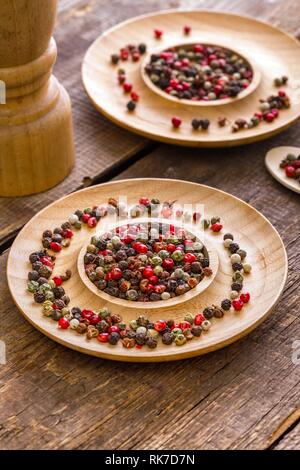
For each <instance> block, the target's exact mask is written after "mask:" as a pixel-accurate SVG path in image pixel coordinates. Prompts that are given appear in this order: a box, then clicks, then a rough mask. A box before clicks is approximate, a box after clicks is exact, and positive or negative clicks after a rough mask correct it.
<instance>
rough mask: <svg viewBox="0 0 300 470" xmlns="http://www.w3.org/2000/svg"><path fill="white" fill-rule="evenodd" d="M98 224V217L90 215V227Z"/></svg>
mask: <svg viewBox="0 0 300 470" xmlns="http://www.w3.org/2000/svg"><path fill="white" fill-rule="evenodd" d="M96 225H97V219H96V217H90V218H89V220H88V226H89V227H90V228H93V227H96Z"/></svg>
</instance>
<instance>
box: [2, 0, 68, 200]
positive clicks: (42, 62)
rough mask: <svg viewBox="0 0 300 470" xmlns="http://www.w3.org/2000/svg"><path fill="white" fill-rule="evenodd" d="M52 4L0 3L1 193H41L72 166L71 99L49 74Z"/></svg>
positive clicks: (50, 0)
mask: <svg viewBox="0 0 300 470" xmlns="http://www.w3.org/2000/svg"><path fill="white" fill-rule="evenodd" d="M56 8H57V0H46V1H45V0H14V1H12V0H1V2H0V196H23V195H26V194H32V193H37V192H40V191H45V190H46V189H49V188H51V187H52V186H55V185H56V184H57V183H59V182H60V181H62V180H63V179H64V178H65V177H66V176H67V175H68V173H69V172H70V170H71V168H72V166H73V164H74V145H73V131H72V115H71V104H70V99H69V96H68V94H67V92H66V91H65V89H64V88H63V87H62V86H61V85H60V84H59V83H58V81H57V79H56V78H55V77H54V76H53V75H52V68H53V65H54V63H55V60H56V54H57V50H56V43H55V41H54V39H53V38H51V35H52V31H53V28H54V22H55V18H56ZM4 93H5V95H6V96H4ZM4 98H5V99H4ZM4 101H6V102H5V104H3V103H4Z"/></svg>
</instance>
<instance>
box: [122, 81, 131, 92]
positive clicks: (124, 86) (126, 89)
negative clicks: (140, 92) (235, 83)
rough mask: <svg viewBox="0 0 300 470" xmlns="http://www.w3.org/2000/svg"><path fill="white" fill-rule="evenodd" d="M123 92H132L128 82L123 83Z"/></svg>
mask: <svg viewBox="0 0 300 470" xmlns="http://www.w3.org/2000/svg"><path fill="white" fill-rule="evenodd" d="M123 90H124V92H125V93H130V92H131V90H132V84H131V83H129V82H125V83H123Z"/></svg>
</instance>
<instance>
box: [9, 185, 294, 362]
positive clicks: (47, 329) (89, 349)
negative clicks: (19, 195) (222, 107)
mask: <svg viewBox="0 0 300 470" xmlns="http://www.w3.org/2000/svg"><path fill="white" fill-rule="evenodd" d="M145 182H149V183H151V187H153V185H155V184H159V183H163V187H165V185H166V183H167V182H169V183H170V184H176V185H185V186H186V189H185V190H184V191H186V192H187V194H190V193H191V192H193V191H197V189H198V190H199V189H200V190H201V191H205V190H207V191H209V192H213V193H214V194H215V195H220V196H221V197H225V198H226V200H228V198H230V199H232V200H233V201H234V202H235V203H236V204H240V205H241V206H242V207H245V208H247V209H248V210H250V211H251V213H253V214H255V215H256V216H258V217H259V218H260V219H261V220H263V221H264V223H265V224H266V225H267V226H268V227H269V229H271V230H272V232H273V234H274V236H275V237H276V239H277V241H278V243H279V249H280V251H281V253H280V257H281V263H282V265H283V266H282V267H283V268H284V270H283V272H282V275H281V278H280V284H278V285H276V293H275V294H274V297H273V298H272V303H271V304H268V306H267V307H265V304H264V307H262V309H260V310H259V313H257V312H256V314H255V318H253V316H250V317H249V316H248V317H247V319H246V321H245V319H244V320H243V321H242V322H237V323H236V324H234V326H231V327H230V328H229V330H222V333H221V334H220V332H218V333H217V334H214V335H213V338H212V337H211V335H209V336H207V337H205V338H204V340H203V339H202V340H201V339H200V340H199V341H196V340H195V341H191V342H189V343H188V344H187V346H186V347H182V348H181V347H176V346H174V348H172V347H171V346H165V347H160V348H159V349H158V350H150V351H139V354H137V353H136V350H132V349H129V350H128V349H125V348H122V347H121V346H120V348H118V347H116V346H111V347H108V346H107V347H105V345H104V347H99V346H98V345H97V344H96V345H93V344H92V343H91V342H85V341H84V340H83V338H82V336H81V335H77V336H76V335H74V333H73V332H70V331H68V330H64V331H58V329H57V326H56V325H55V324H53V322H50V320H49V319H48V318H45V317H43V315H42V313H41V311H40V306H39V305H37V304H34V303H33V302H30V307H29V306H28V305H27V303H28V302H26V305H25V306H24V302H25V298H27V296H26V295H24V294H25V288H24V290H23V287H22V291H21V292H20V291H19V290H18V289H16V283H15V280H16V279H17V280H18V282H20V283H22V286H23V283H26V278H27V274H26V273H27V271H28V268H27V267H26V268H25V273H24V277H23V274H22V273H20V272H19V271H18V272H16V270H15V266H16V264H15V260H14V259H19V258H20V257H22V256H23V257H24V256H25V258H24V262H26V261H25V260H27V255H28V251H27V250H24V236H25V233H26V231H28V230H31V227H34V226H36V224H37V222H38V220H39V218H40V219H41V220H42V221H43V220H45V218H47V211H49V210H51V208H52V207H53V206H56V205H58V206H59V205H61V204H62V203H65V201H67V202H66V204H67V206H68V201H69V200H71V201H72V198H74V196H75V195H76V196H77V195H78V194H79V195H80V196H81V197H82V195H83V194H85V193H91V194H93V193H94V192H96V191H97V190H98V188H104V189H105V190H106V188H110V189H109V191H111V190H112V191H113V190H114V189H113V188H114V187H116V188H118V187H119V185H122V188H124V187H127V189H128V190H130V188H131V185H133V184H137V183H145ZM117 190H118V189H117ZM122 190H123V189H122ZM131 190H132V189H131ZM134 191H135V192H134V194H135V193H136V190H134ZM110 195H111V193H110V194H108V193H105V195H103V196H102V197H103V198H105V197H108V196H110ZM73 204H74V203H73V202H72V203H71V206H72V207H73ZM75 205H76V207H77V204H75ZM71 206H70V210H72V209H71ZM287 272H288V260H287V254H286V250H285V247H284V244H283V241H282V239H281V237H280V235H279V233H278V231H277V230H276V229H275V227H274V226H273V225H272V224H271V222H269V220H268V219H267V218H266V217H265V216H264V215H263V214H261V213H260V212H259V211H258V210H257V209H255V208H254V207H252V206H250V205H249V204H247V203H246V202H245V201H243V200H241V199H240V198H238V197H236V196H233V195H231V194H229V193H227V192H225V191H222V190H220V189H216V188H212V187H210V186H207V185H203V184H198V183H192V182H189V181H183V180H176V179H161V178H135V179H125V180H120V181H113V182H107V183H103V184H101V185H96V186H92V187H88V188H85V189H82V190H80V191H77V192H75V193H71V194H69V195H67V196H63V197H61V198H60V199H58V200H57V201H54V202H53V203H51V204H49V205H48V206H47V207H45V208H44V209H42V210H41V211H39V212H38V213H37V214H36V215H35V216H34V217H32V219H31V220H30V221H28V222H27V224H26V225H25V226H24V227H23V228H22V230H21V231H20V232H19V234H18V235H17V237H16V239H15V241H14V243H13V245H12V247H11V250H10V252H9V256H8V261H7V279H8V287H9V290H10V293H11V296H12V298H13V301H14V303H15V304H16V306H17V307H18V309H19V311H20V313H21V314H22V315H23V316H24V317H25V319H26V320H27V321H28V322H29V323H30V324H31V325H32V326H33V327H34V328H36V329H37V330H39V331H40V332H41V333H43V334H45V335H46V336H47V337H49V338H50V339H52V340H54V341H56V342H57V343H59V344H61V345H63V346H65V347H68V348H70V349H74V350H75V351H79V352H82V353H85V354H89V355H92V356H96V357H101V358H104V359H110V360H116V361H122V362H164V361H174V360H179V359H187V358H191V357H194V356H199V355H203V354H207V353H209V352H211V351H215V350H217V349H220V348H223V347H225V346H228V345H229V344H231V343H233V342H235V341H237V340H238V339H240V338H242V337H244V336H246V335H247V334H248V333H250V332H251V331H252V330H254V329H255V328H256V327H257V326H258V325H259V324H261V323H262V322H263V321H264V320H265V319H266V318H267V316H268V315H269V314H270V313H271V311H272V310H273V309H274V307H275V306H276V304H277V303H278V301H279V298H280V296H281V294H282V291H283V289H284V286H285V283H286V279H287ZM192 343H193V344H192ZM162 346H164V345H162ZM170 348H172V349H170Z"/></svg>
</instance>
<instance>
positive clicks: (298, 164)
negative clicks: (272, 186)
mask: <svg viewBox="0 0 300 470" xmlns="http://www.w3.org/2000/svg"><path fill="white" fill-rule="evenodd" d="M279 167H280V168H283V169H284V171H285V174H286V176H287V177H288V178H292V179H294V180H298V182H299V184H300V155H298V157H297V156H296V155H294V154H292V153H289V154H288V155H287V156H286V157H285V158H284V159H283V160H282V161H281V163H280V165H279Z"/></svg>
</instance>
